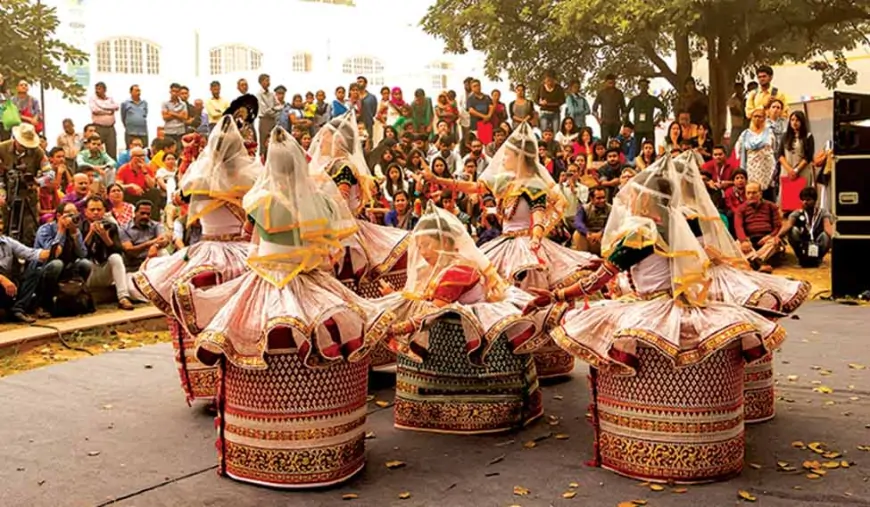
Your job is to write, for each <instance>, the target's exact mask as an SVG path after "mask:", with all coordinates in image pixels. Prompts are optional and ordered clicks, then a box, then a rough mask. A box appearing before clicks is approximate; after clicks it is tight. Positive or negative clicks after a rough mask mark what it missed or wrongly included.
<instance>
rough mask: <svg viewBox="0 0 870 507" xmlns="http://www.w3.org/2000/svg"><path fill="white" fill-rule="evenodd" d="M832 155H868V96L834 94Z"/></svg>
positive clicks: (869, 135)
mask: <svg viewBox="0 0 870 507" xmlns="http://www.w3.org/2000/svg"><path fill="white" fill-rule="evenodd" d="M834 155H870V95H866V94H863V93H847V92H834Z"/></svg>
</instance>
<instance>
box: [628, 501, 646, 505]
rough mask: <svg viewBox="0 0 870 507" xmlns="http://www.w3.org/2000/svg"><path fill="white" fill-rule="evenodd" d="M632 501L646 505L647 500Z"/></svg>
mask: <svg viewBox="0 0 870 507" xmlns="http://www.w3.org/2000/svg"><path fill="white" fill-rule="evenodd" d="M631 503H633V504H635V505H646V500H632V501H631Z"/></svg>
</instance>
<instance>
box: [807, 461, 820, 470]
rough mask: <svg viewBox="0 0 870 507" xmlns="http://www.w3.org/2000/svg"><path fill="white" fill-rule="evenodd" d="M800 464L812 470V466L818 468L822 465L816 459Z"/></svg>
mask: <svg viewBox="0 0 870 507" xmlns="http://www.w3.org/2000/svg"><path fill="white" fill-rule="evenodd" d="M802 466H803V467H804V468H806V469H807V470H812V469H814V468H819V467H820V466H822V465H821V463H819V462H818V461H804V462H803V465H802Z"/></svg>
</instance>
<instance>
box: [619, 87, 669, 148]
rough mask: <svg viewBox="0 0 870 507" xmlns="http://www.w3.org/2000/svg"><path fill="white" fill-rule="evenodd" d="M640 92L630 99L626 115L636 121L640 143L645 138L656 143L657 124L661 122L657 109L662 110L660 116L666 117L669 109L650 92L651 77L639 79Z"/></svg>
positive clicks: (636, 137) (635, 125) (636, 132)
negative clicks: (658, 118)
mask: <svg viewBox="0 0 870 507" xmlns="http://www.w3.org/2000/svg"><path fill="white" fill-rule="evenodd" d="M637 84H638V86H639V87H640V93H638V94H637V95H635V96H634V97H632V98H631V100H629V101H628V107H626V109H625V115H626V116H630V115H631V114H632V112H633V113H634V116H633V117H631V120H632V123H634V138H635V139H636V140H637V141H638V143H642V142H643V141H644V139H648V140H650V141H652V142H653V144H655V141H656V125H657V124H658V123H659V122H658V120H657V119H656V118H657V117H656V115H655V112H656V109H658V110H659V111H660V113H659V117H664V115H665V113H666V112H667V109H666V108H665V105H664V104H663V103H662V101H661V100H659V98H658V97H655V96H653V95H650V94H649V79H647V78H645V77H644V78H641V79H640V81H638V83H637Z"/></svg>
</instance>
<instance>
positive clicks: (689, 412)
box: [592, 345, 744, 483]
mask: <svg viewBox="0 0 870 507" xmlns="http://www.w3.org/2000/svg"><path fill="white" fill-rule="evenodd" d="M637 353H638V360H639V365H638V368H637V374H636V375H635V376H633V377H628V376H617V375H614V374H612V373H608V371H607V370H606V369H603V370H601V371H597V372H596V373H594V374H593V376H592V379H593V395H594V400H595V401H594V405H595V410H594V412H593V414H594V417H593V420H594V422H595V426H596V428H595V429H596V443H597V449H598V453H599V456H598V457H599V459H600V464H601V466H602V467H604V468H607V469H609V470H612V471H614V472H616V473H619V474H621V475H625V476H627V477H631V478H634V479H640V480H644V481H654V482H676V483H700V482H709V481H715V480H720V479H725V478H727V477H730V476H732V475H734V474H737V473H739V472H740V471H741V469H742V468H743V452H744V424H743V374H744V362H743V357H742V355H741V352H740V348H739V345H734V346H731V347H728V348H725V349H722V350H720V351H719V352H716V353H715V354H714V355H712V356H711V357H709V358H707V359H706V360H704V361H703V362H701V363H698V364H694V365H691V366H685V367H681V368H674V366H673V363H672V362H671V360H670V359H668V358H667V357H665V356H664V355H662V354H661V353H659V352H658V351H656V350H654V349H652V348H649V347H639V348H638V351H637Z"/></svg>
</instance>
